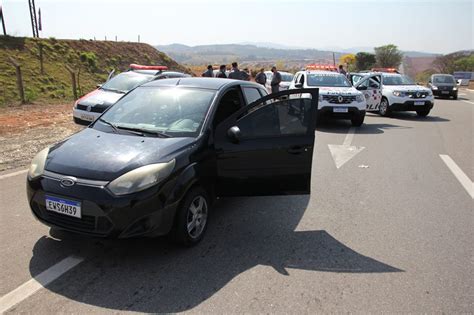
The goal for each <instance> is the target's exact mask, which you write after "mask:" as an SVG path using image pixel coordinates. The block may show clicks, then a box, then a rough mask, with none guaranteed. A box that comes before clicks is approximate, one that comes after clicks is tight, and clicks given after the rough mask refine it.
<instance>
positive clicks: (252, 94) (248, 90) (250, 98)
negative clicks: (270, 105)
mask: <svg viewBox="0 0 474 315" xmlns="http://www.w3.org/2000/svg"><path fill="white" fill-rule="evenodd" d="M243 91H244V95H245V98H246V99H247V104H250V103H253V102H255V101H256V100H258V99H259V98H261V97H262V96H261V95H260V93H259V92H258V90H257V89H256V88H252V87H244V88H243Z"/></svg>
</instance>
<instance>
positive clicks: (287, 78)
mask: <svg viewBox="0 0 474 315" xmlns="http://www.w3.org/2000/svg"><path fill="white" fill-rule="evenodd" d="M281 80H282V81H283V82H290V81H291V80H293V75H292V74H291V73H282V74H281Z"/></svg>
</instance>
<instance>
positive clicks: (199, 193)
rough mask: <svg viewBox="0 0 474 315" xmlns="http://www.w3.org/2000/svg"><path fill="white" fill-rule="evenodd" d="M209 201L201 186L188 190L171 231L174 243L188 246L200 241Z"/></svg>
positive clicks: (207, 213) (207, 216) (205, 225)
mask: <svg viewBox="0 0 474 315" xmlns="http://www.w3.org/2000/svg"><path fill="white" fill-rule="evenodd" d="M209 201H210V200H209V197H208V195H207V193H206V191H205V190H204V189H202V188H201V187H195V188H193V189H191V190H190V191H189V192H188V194H187V195H186V197H185V198H184V200H183V202H182V203H181V205H180V206H179V208H178V209H177V213H176V219H175V222H174V226H173V231H172V234H173V237H174V240H175V242H176V243H178V244H179V245H183V246H188V247H189V246H193V245H196V244H197V243H199V242H200V241H201V239H202V238H203V236H204V233H205V232H206V228H207V222H208V218H209V209H210V203H209Z"/></svg>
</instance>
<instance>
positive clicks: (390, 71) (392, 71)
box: [371, 68, 399, 73]
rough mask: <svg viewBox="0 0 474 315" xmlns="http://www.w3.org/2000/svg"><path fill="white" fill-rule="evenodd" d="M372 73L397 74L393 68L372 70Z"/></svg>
mask: <svg viewBox="0 0 474 315" xmlns="http://www.w3.org/2000/svg"><path fill="white" fill-rule="evenodd" d="M371 70H372V71H374V72H388V73H399V72H398V70H397V69H395V68H372V69H371Z"/></svg>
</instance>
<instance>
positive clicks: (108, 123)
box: [99, 118, 118, 132]
mask: <svg viewBox="0 0 474 315" xmlns="http://www.w3.org/2000/svg"><path fill="white" fill-rule="evenodd" d="M99 121H100V122H103V123H104V124H106V125H109V126H110V127H112V129H113V130H114V131H115V132H118V128H117V126H115V125H114V124H113V123H111V122H110V121H107V120H105V119H102V118H99Z"/></svg>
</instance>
